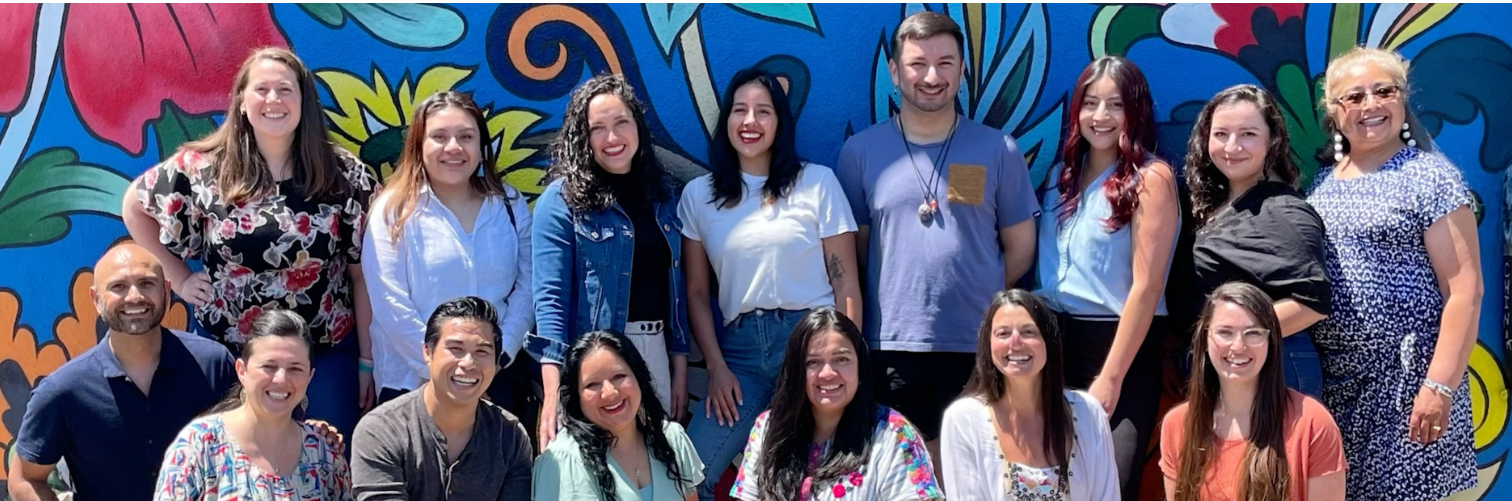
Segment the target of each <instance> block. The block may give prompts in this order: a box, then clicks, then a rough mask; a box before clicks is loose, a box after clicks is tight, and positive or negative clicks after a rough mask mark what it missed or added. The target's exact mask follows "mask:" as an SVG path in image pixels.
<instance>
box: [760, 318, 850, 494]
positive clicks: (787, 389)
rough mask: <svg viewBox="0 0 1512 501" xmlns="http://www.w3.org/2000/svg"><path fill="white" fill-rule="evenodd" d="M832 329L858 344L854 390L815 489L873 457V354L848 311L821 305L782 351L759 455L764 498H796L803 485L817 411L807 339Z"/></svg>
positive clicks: (816, 475) (817, 474) (801, 323)
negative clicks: (811, 400)
mask: <svg viewBox="0 0 1512 501" xmlns="http://www.w3.org/2000/svg"><path fill="white" fill-rule="evenodd" d="M830 332H835V333H839V334H840V335H842V336H845V338H846V339H847V340H849V341H850V342H851V344H852V345H854V346H855V349H856V368H857V370H858V373H857V383H858V384H857V388H856V394H855V396H854V397H852V398H851V401H850V403H849V404H847V405H846V406H845V412H844V413H843V414H841V415H840V424H838V425H837V426H836V427H835V436H834V438H833V440H832V441H831V442H830V448H829V453H828V454H826V456H825V457H824V458H822V459H821V460H820V463H819V467H818V468H816V469H815V470H814V474H813V477H814V478H813V484H812V485H814V486H815V490H816V491H817V490H818V487H817V486H819V485H826V484H827V483H828V482H832V481H835V480H838V479H840V478H841V477H843V476H844V475H846V474H848V473H850V472H853V471H858V470H860V469H861V467H862V466H863V465H865V464H866V460H867V458H868V457H869V453H870V452H869V451H871V445H872V435H873V432H874V431H875V430H876V428H877V419H878V415H877V401H876V398H875V397H874V396H873V394H872V381H871V379H872V359H871V352H870V351H868V350H867V347H866V340H865V338H862V337H861V329H860V328H857V327H856V323H855V322H852V321H851V319H850V318H849V317H846V316H845V314H844V313H840V312H839V311H837V310H835V309H834V308H827V307H826V308H817V309H815V310H813V311H811V312H809V314H808V315H805V316H804V317H803V319H802V320H799V321H798V325H797V326H796V327H794V328H793V334H792V335H791V336H789V337H788V343H787V351H786V352H784V353H783V358H782V369H781V370H780V371H779V372H778V373H777V386H776V390H777V391H776V393H775V394H774V395H773V396H772V407H771V409H772V410H771V414H769V415H767V426H766V437H765V438H764V440H763V443H762V444H761V459H760V461H759V464H757V465H756V471H758V472H760V476H761V478H762V479H763V481H765V482H766V485H763V486H761V487H760V497H761V499H763V500H780V499H795V498H797V497H798V492H799V489H800V488H801V487H802V486H803V477H804V473H805V471H806V467H807V465H808V450H809V444H810V443H812V442H813V438H814V411H813V406H812V405H811V404H810V403H809V397H808V392H807V391H806V390H805V386H807V385H808V372H807V371H808V369H807V368H806V367H805V362H807V360H808V349H809V343H811V342H813V340H814V339H815V338H818V337H819V336H821V335H823V334H827V333H830Z"/></svg>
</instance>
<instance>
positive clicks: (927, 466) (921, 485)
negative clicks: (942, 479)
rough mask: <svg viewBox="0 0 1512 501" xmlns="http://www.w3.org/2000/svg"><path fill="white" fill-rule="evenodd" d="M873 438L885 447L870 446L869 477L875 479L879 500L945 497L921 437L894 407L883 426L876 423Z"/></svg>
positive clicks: (909, 500) (902, 500) (894, 500)
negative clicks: (870, 472) (870, 473)
mask: <svg viewBox="0 0 1512 501" xmlns="http://www.w3.org/2000/svg"><path fill="white" fill-rule="evenodd" d="M878 433H886V436H877V437H875V438H874V439H873V441H874V442H875V443H876V444H880V445H882V446H884V447H887V448H886V449H878V448H877V447H876V446H873V447H872V459H871V466H872V469H871V471H872V475H874V476H876V478H874V479H871V480H872V481H874V482H876V483H877V490H876V494H877V499H879V500H882V501H913V500H920V501H929V500H936V499H945V495H944V494H943V493H942V491H941V490H940V484H939V482H937V481H936V480H935V473H934V466H933V465H932V463H931V461H930V458H929V449H927V448H925V447H924V438H923V437H921V436H920V435H919V430H918V429H917V428H914V425H913V423H909V422H908V419H906V418H904V417H903V415H902V414H899V413H898V411H889V412H888V415H887V424H886V426H880V427H878Z"/></svg>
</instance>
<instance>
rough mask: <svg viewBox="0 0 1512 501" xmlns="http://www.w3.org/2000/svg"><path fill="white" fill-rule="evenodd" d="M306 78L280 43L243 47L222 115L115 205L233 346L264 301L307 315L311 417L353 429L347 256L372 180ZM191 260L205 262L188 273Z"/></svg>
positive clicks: (365, 399) (359, 292)
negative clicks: (329, 136) (336, 140)
mask: <svg viewBox="0 0 1512 501" xmlns="http://www.w3.org/2000/svg"><path fill="white" fill-rule="evenodd" d="M314 82H315V80H314V77H313V76H312V75H311V73H310V72H309V70H307V69H306V68H305V66H304V64H303V63H301V62H300V61H299V58H297V57H295V56H294V54H293V53H291V52H289V51H287V50H284V49H279V48H266V49H261V50H258V51H257V52H255V53H253V54H252V55H251V56H250V57H248V58H247V60H246V61H245V62H243V63H242V67H241V70H240V71H239V72H238V73H237V76H236V81H235V92H233V93H232V96H231V104H230V107H229V109H227V111H226V120H225V122H224V123H223V124H221V126H220V128H219V129H217V130H216V131H215V132H214V133H211V134H210V135H209V136H208V137H206V138H204V139H201V140H198V141H194V142H191V143H187V144H185V145H184V146H183V147H182V148H180V149H179V151H178V153H176V154H174V155H173V156H171V157H169V158H168V160H166V161H164V162H163V163H161V164H158V165H157V166H155V167H153V168H151V169H148V170H147V171H146V172H143V173H142V175H141V177H139V178H137V179H136V181H135V182H134V183H133V186H132V187H131V189H128V190H126V195H125V197H124V200H123V201H122V207H121V217H122V219H123V220H124V221H125V223H126V228H127V230H129V231H130V232H131V237H132V239H134V240H136V242H137V243H138V244H140V245H141V246H142V247H144V248H146V249H147V250H148V251H150V252H152V254H153V255H155V256H157V258H158V259H159V260H160V261H162V262H163V271H164V272H165V273H166V274H167V276H168V280H169V283H171V284H172V287H173V292H175V293H177V294H178V295H179V297H182V298H184V301H187V302H188V303H189V304H192V305H194V314H195V318H196V319H198V320H199V324H200V325H201V326H202V327H203V328H204V329H205V331H207V332H208V333H209V334H210V336H211V337H214V338H215V339H217V340H219V341H221V342H222V343H223V344H225V345H227V347H228V348H230V349H231V351H232V353H236V352H237V351H239V350H240V349H241V346H242V344H243V343H244V342H245V341H246V332H247V330H248V328H249V327H250V326H251V324H252V320H253V319H254V318H256V317H257V315H258V314H260V313H261V312H263V311H265V310H270V309H288V310H293V311H294V312H295V313H298V314H299V316H300V317H302V318H306V319H309V322H310V332H311V334H312V337H313V339H314V355H313V358H314V364H315V367H318V368H320V369H321V371H320V372H321V377H320V378H319V379H316V380H314V381H313V384H311V386H310V389H309V393H310V401H309V409H308V415H309V416H310V417H313V418H317V419H321V420H324V421H327V422H329V423H331V424H332V425H334V426H335V427H336V428H337V430H339V431H341V433H342V434H344V435H348V436H350V434H351V432H352V429H353V428H355V427H356V425H357V414H358V409H359V406H360V407H363V408H366V407H368V406H370V405H371V403H372V401H373V396H374V395H373V389H372V374H371V363H372V362H371V357H372V355H371V347H370V346H369V344H368V337H367V326H368V323H369V321H368V318H369V317H370V316H371V314H370V313H369V307H368V300H367V291H366V288H365V286H364V282H363V279H362V270H361V268H360V267H359V266H358V263H359V262H361V257H362V230H363V227H364V219H366V217H367V207H368V202H369V198H370V197H371V196H372V193H373V192H374V191H375V190H377V189H378V181H377V180H376V179H375V178H374V177H373V175H372V174H371V173H370V172H369V171H368V169H367V167H366V166H364V165H363V164H362V163H361V162H360V161H358V160H357V159H356V157H354V156H352V155H351V154H350V153H348V152H346V151H344V150H341V149H340V148H337V147H335V146H332V145H331V144H330V143H329V142H328V141H327V140H326V125H325V119H324V118H323V117H322V115H321V111H320V110H321V108H320V101H319V99H318V97H317V96H316V89H315V83H314ZM188 260H199V261H200V262H201V263H202V264H204V269H203V270H202V271H199V272H195V273H191V272H190V269H189V267H188V265H186V264H185V261H188ZM353 332H355V333H356V334H357V335H356V336H355V337H356V338H357V339H356V341H355V342H354V341H353V340H352V339H351V338H352V337H354V336H351V334H352V333H353ZM359 353H360V355H359ZM359 358H360V359H363V360H366V361H367V363H366V364H363V365H360V367H361V368H362V369H359Z"/></svg>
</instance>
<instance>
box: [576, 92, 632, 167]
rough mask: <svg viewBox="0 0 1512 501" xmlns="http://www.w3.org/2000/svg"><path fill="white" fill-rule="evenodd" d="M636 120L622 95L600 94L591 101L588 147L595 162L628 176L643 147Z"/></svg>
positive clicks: (589, 106) (589, 102) (589, 104)
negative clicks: (631, 163)
mask: <svg viewBox="0 0 1512 501" xmlns="http://www.w3.org/2000/svg"><path fill="white" fill-rule="evenodd" d="M639 134H640V131H639V129H638V128H637V127H636V125H635V117H633V116H631V114H630V108H629V107H627V106H625V102H624V101H621V100H620V98H619V96H616V95H614V94H599V95H597V96H594V97H593V99H591V100H589V101H588V147H589V148H592V149H593V161H594V162H597V163H598V166H599V168H601V169H604V170H605V171H607V172H609V173H610V174H628V173H629V172H630V161H631V159H633V158H635V152H636V150H637V149H638V148H639V147H640V135H639Z"/></svg>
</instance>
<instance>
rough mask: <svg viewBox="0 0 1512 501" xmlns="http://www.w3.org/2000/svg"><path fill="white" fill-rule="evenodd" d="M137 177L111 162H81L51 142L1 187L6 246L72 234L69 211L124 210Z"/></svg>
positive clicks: (1, 241) (1, 232)
mask: <svg viewBox="0 0 1512 501" xmlns="http://www.w3.org/2000/svg"><path fill="white" fill-rule="evenodd" d="M130 183H131V179H130V178H127V177H126V176H125V175H122V174H121V173H119V172H116V171H114V170H112V169H110V168H109V167H105V166H101V165H93V164H86V163H81V162H79V155H78V154H77V153H74V151H73V150H72V149H70V148H50V149H47V150H43V151H41V152H38V153H37V154H36V155H33V156H32V157H31V158H28V159H26V161H25V162H22V163H21V166H19V167H17V168H16V173H15V174H14V175H12V176H11V179H10V181H9V182H7V183H6V184H5V187H4V188H0V221H5V223H6V224H5V225H3V226H0V248H6V247H25V246H33V245H45V244H48V243H51V242H55V241H57V240H58V239H60V238H63V236H64V235H67V234H68V230H69V227H70V223H69V221H68V218H69V216H71V215H74V214H81V213H94V214H107V215H112V216H119V215H120V212H121V195H122V194H123V193H125V191H126V186H127V185H129V184H130Z"/></svg>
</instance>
